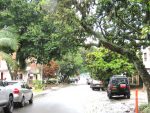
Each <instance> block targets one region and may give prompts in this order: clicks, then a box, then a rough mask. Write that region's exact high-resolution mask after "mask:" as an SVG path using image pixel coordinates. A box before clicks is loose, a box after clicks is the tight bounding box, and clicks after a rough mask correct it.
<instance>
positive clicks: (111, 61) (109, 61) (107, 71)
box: [86, 48, 134, 79]
mask: <svg viewBox="0 0 150 113" xmlns="http://www.w3.org/2000/svg"><path fill="white" fill-rule="evenodd" d="M86 63H87V66H88V68H89V70H91V73H92V76H94V77H96V78H99V79H107V77H110V76H112V75H115V74H121V73H124V72H126V73H127V74H128V76H131V75H132V74H133V73H134V68H133V65H132V64H131V63H129V61H128V60H127V59H126V58H125V57H123V56H121V55H119V54H117V53H114V52H111V51H109V50H107V49H104V48H100V49H96V50H95V51H93V52H89V53H88V54H87V57H86Z"/></svg>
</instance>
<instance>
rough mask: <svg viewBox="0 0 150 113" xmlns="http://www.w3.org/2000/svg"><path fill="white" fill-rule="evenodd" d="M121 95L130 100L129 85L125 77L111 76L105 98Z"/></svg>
mask: <svg viewBox="0 0 150 113" xmlns="http://www.w3.org/2000/svg"><path fill="white" fill-rule="evenodd" d="M118 95H123V96H124V97H126V98H128V99H129V98H130V85H129V81H128V78H127V77H126V76H119V75H118V76H113V77H111V78H110V81H109V84H108V87H107V96H108V97H109V99H111V98H112V96H118Z"/></svg>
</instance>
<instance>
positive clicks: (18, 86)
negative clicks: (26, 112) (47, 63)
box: [8, 81, 33, 107]
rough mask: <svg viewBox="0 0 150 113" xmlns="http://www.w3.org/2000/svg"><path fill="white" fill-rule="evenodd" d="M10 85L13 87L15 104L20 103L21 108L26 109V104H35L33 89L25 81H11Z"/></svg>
mask: <svg viewBox="0 0 150 113" xmlns="http://www.w3.org/2000/svg"><path fill="white" fill-rule="evenodd" d="M8 85H9V86H10V85H11V86H12V89H13V95H14V103H18V104H19V106H20V107H24V105H25V102H27V101H29V103H30V104H32V103H33V92H32V90H31V89H32V88H31V87H29V86H28V84H27V83H26V82H24V81H9V82H8Z"/></svg>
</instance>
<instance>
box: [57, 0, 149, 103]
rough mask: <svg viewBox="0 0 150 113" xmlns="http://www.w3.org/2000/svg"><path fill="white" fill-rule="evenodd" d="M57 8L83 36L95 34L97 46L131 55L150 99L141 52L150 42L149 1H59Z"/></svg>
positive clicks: (147, 75) (64, 18)
mask: <svg viewBox="0 0 150 113" xmlns="http://www.w3.org/2000/svg"><path fill="white" fill-rule="evenodd" d="M57 11H58V12H60V13H59V16H61V19H62V20H63V21H65V22H67V23H68V24H70V22H71V23H76V24H77V25H78V28H77V29H78V30H80V31H82V35H80V37H82V38H80V39H85V38H87V37H93V38H94V39H96V40H97V41H98V44H96V46H98V47H100V46H104V47H106V48H108V49H110V50H111V51H114V52H117V53H119V54H121V55H124V56H125V57H127V58H128V59H129V60H130V62H132V63H133V64H134V66H135V68H136V69H137V70H138V72H139V74H140V76H141V78H142V80H143V82H144V84H145V85H146V87H147V92H148V101H149V102H150V89H149V88H150V75H149V74H148V72H147V71H146V69H145V67H144V65H143V62H142V59H141V56H140V55H139V54H137V53H140V50H141V48H143V47H147V46H149V45H150V26H149V25H150V2H149V0H59V2H58V10H57ZM70 26H74V24H70ZM83 32H84V33H83ZM79 33H80V32H79ZM76 38H79V37H78V36H77V37H76ZM84 44H85V43H82V45H83V46H84ZM89 45H90V44H89ZM91 45H92V44H91Z"/></svg>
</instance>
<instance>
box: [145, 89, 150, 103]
mask: <svg viewBox="0 0 150 113" xmlns="http://www.w3.org/2000/svg"><path fill="white" fill-rule="evenodd" d="M146 90H147V98H148V103H149V104H150V87H149V88H146Z"/></svg>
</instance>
